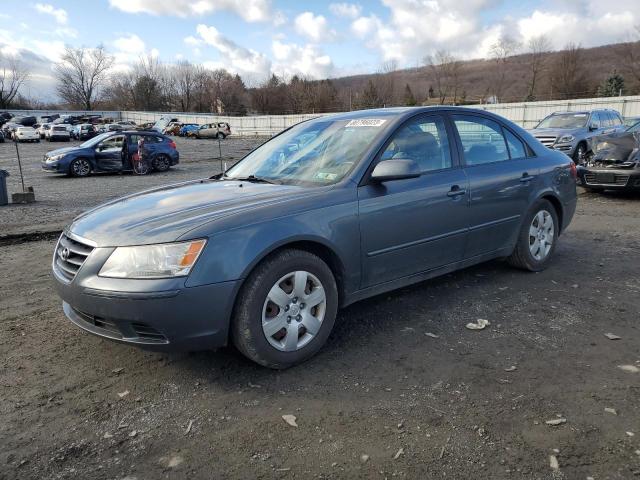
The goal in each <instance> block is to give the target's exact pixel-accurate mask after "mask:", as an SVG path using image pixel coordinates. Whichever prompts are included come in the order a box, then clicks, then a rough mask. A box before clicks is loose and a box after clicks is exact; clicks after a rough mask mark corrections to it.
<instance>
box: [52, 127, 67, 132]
mask: <svg viewBox="0 0 640 480" xmlns="http://www.w3.org/2000/svg"><path fill="white" fill-rule="evenodd" d="M53 129H54V130H55V131H56V132H66V131H67V129H66V128H64V127H53Z"/></svg>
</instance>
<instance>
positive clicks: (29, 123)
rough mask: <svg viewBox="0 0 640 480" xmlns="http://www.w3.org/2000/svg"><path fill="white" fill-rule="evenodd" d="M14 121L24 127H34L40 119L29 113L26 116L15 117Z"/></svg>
mask: <svg viewBox="0 0 640 480" xmlns="http://www.w3.org/2000/svg"><path fill="white" fill-rule="evenodd" d="M13 122H14V123H17V124H18V125H22V126H23V127H33V126H34V125H35V124H36V123H38V119H37V118H36V117H34V116H32V115H28V116H25V117H14V119H13Z"/></svg>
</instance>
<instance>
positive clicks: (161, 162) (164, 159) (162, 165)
mask: <svg viewBox="0 0 640 480" xmlns="http://www.w3.org/2000/svg"><path fill="white" fill-rule="evenodd" d="M169 168H171V160H170V159H169V157H168V156H166V155H158V156H157V157H156V158H155V159H154V160H153V169H154V170H155V171H157V172H166V171H167V170H169Z"/></svg>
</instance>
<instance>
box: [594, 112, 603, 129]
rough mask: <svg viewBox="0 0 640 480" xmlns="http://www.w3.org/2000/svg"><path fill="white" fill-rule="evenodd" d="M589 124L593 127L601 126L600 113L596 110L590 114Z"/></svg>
mask: <svg viewBox="0 0 640 480" xmlns="http://www.w3.org/2000/svg"><path fill="white" fill-rule="evenodd" d="M591 126H592V127H594V128H602V122H601V121H600V114H599V113H598V112H594V113H592V114H591Z"/></svg>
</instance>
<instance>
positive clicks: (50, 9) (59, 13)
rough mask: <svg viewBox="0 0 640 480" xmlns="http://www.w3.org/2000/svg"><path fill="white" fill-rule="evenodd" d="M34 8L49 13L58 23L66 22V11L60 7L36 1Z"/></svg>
mask: <svg viewBox="0 0 640 480" xmlns="http://www.w3.org/2000/svg"><path fill="white" fill-rule="evenodd" d="M35 9H36V10H37V11H38V12H40V13H44V14H46V15H51V16H52V17H53V18H55V19H56V22H58V23H60V24H65V23H67V12H66V10H64V9H62V8H55V7H54V6H53V5H50V4H48V3H36V5H35Z"/></svg>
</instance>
